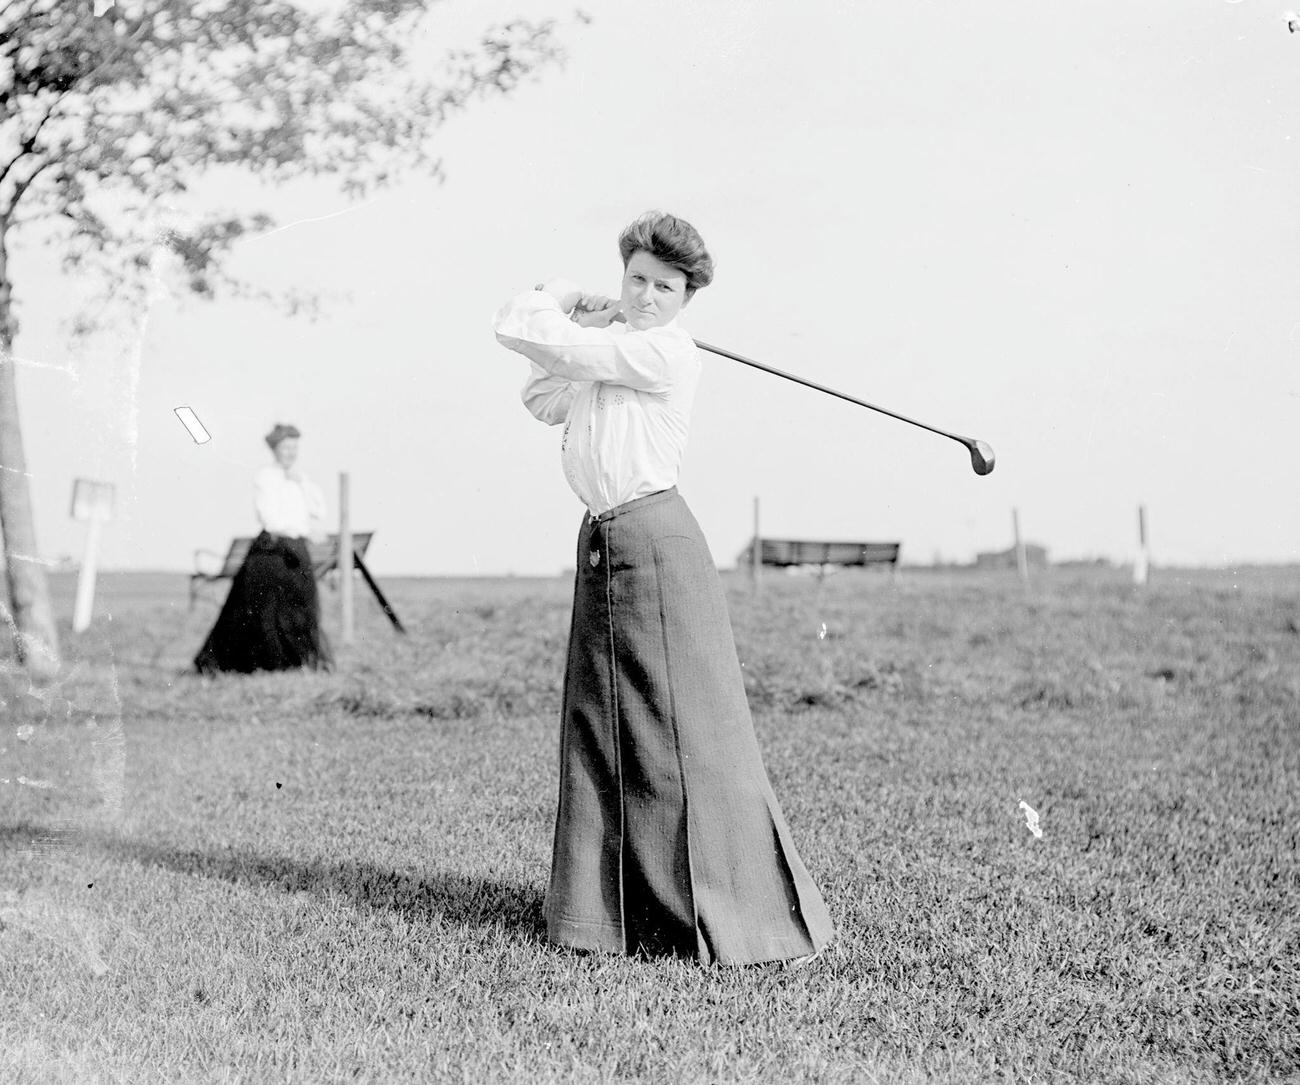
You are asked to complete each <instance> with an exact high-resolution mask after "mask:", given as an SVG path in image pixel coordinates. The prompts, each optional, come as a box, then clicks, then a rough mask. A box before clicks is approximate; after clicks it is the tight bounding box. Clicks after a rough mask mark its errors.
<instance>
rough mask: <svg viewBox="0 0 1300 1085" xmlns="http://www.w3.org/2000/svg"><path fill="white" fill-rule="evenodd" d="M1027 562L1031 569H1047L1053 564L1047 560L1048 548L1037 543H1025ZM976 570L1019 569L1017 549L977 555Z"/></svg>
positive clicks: (1012, 548) (990, 551)
mask: <svg viewBox="0 0 1300 1085" xmlns="http://www.w3.org/2000/svg"><path fill="white" fill-rule="evenodd" d="M1025 562H1026V564H1028V566H1029V567H1030V568H1031V569H1046V568H1047V566H1048V565H1050V564H1051V562H1049V561H1048V560H1047V547H1045V546H1039V545H1038V544H1037V543H1025ZM975 568H977V569H1015V568H1018V563H1017V561H1016V548H1015V547H1014V546H1013V547H1011V548H1010V549H1007V550H986V551H984V552H983V553H981V554H976V555H975Z"/></svg>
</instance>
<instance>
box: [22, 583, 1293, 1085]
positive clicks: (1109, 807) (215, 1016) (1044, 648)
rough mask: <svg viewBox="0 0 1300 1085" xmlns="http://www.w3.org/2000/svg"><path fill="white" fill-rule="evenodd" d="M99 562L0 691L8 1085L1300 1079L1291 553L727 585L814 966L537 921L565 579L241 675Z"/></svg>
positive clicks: (157, 596)
mask: <svg viewBox="0 0 1300 1085" xmlns="http://www.w3.org/2000/svg"><path fill="white" fill-rule="evenodd" d="M58 587H59V592H60V603H59V606H60V612H61V613H62V614H65V615H66V614H68V613H70V606H69V605H68V603H67V600H68V598H69V597H70V584H68V583H66V582H60V584H59V586H58ZM101 587H102V592H101V607H100V611H99V616H98V618H97V621H96V624H95V625H94V626H93V627H92V629H91V631H90V632H89V633H88V634H86V635H85V636H84V637H82V638H80V639H74V638H73V637H72V636H71V634H70V633H69V632H68V631H67V630H66V629H65V632H64V635H65V645H66V649H67V655H68V657H69V661H70V664H69V667H68V668H67V671H66V676H65V678H64V679H63V681H61V682H60V683H59V685H58V686H56V687H55V688H54V689H52V690H48V691H44V692H42V693H40V694H39V695H38V694H37V693H35V692H33V691H30V690H27V689H26V688H25V686H24V684H23V683H22V681H21V680H20V679H19V678H18V677H17V676H16V675H15V674H14V673H13V669H12V662H11V661H10V662H8V663H6V664H5V673H4V674H3V675H0V700H3V701H4V706H3V707H2V708H0V713H3V719H4V724H3V726H2V727H0V779H3V781H4V782H3V783H0V841H2V842H3V850H2V851H0V1081H3V1082H29V1081H30V1082H45V1081H50V1082H55V1081H75V1082H83V1081H84V1082H101V1081H102V1082H110V1081H112V1082H116V1081H121V1082H130V1083H133V1085H136V1083H149V1082H164V1081H168V1082H170V1081H194V1082H224V1081H231V1082H234V1081H241V1082H242V1081H247V1082H263V1081H265V1082H326V1081H349V1082H351V1081H359V1082H418V1081H439V1082H441V1081H452V1082H460V1081H464V1082H496V1081H503V1082H561V1081H577V1082H605V1081H640V1082H678V1081H681V1082H706V1081H716V1082H786V1081H817V1082H872V1081H881V1082H922V1081H971V1082H975V1081H1024V1082H1030V1081H1033V1082H1052V1081H1087V1082H1210V1081H1282V1080H1292V1081H1295V1080H1300V860H1298V859H1297V844H1298V842H1300V570H1296V569H1274V570H1251V571H1242V572H1241V573H1240V574H1239V575H1238V574H1231V573H1227V572H1219V573H1208V572H1205V573H1189V574H1174V573H1172V572H1164V573H1159V572H1158V573H1157V575H1156V576H1155V578H1154V580H1153V582H1152V584H1151V585H1150V586H1149V588H1148V589H1147V590H1145V591H1136V590H1134V589H1133V588H1132V587H1131V586H1130V585H1129V584H1127V583H1126V582H1125V581H1124V579H1123V578H1122V576H1121V575H1120V574H1119V573H1116V572H1108V571H1105V570H1096V571H1088V572H1083V571H1080V572H1069V571H1065V570H1056V571H1052V572H1050V573H1048V574H1045V575H1043V576H1040V577H1039V578H1038V579H1037V580H1036V581H1035V582H1034V583H1033V585H1031V587H1030V588H1029V589H1028V590H1026V589H1025V588H1024V587H1023V586H1022V585H1020V584H1019V583H1018V582H1017V581H1016V580H1015V578H1014V576H1012V575H1010V574H1005V575H998V574H981V575H976V574H974V573H968V574H960V573H945V574H939V573H929V572H924V571H916V572H906V573H904V574H903V575H901V576H900V577H899V578H898V579H897V580H896V581H891V580H890V579H889V577H888V576H885V575H875V574H861V575H853V574H847V573H846V574H842V575H839V576H834V577H829V578H827V579H826V580H825V581H824V582H818V581H817V580H815V579H810V578H789V577H782V576H779V575H772V576H769V577H768V579H767V580H766V581H765V584H764V590H763V592H762V593H761V595H760V596H758V597H757V598H755V597H753V596H752V595H751V594H750V593H749V592H748V590H747V589H746V585H745V582H744V581H743V580H740V579H736V580H734V581H730V582H729V593H730V598H731V603H732V611H733V620H734V624H735V629H736V637H737V642H738V646H739V648H740V654H741V658H742V660H743V661H744V666H745V674H746V680H747V683H748V687H749V692H750V698H751V703H752V705H753V707H754V711H755V724H756V727H757V730H758V733H759V739H760V742H761V744H762V746H763V749H764V753H765V757H766V760H767V765H768V770H769V773H770V775H771V776H772V779H773V784H774V786H775V789H776V792H777V795H778V797H779V798H780V799H781V801H782V804H783V806H784V809H785V812H786V815H787V817H788V819H789V821H790V823H791V828H792V831H793V833H794V836H795V839H796V842H797V843H798V845H799V847H800V851H801V853H802V855H803V857H804V859H805V861H806V863H807V865H808V867H809V869H810V870H811V872H812V873H813V876H814V877H815V878H816V879H817V880H818V882H819V884H820V885H821V886H822V888H823V890H824V892H825V895H826V897H827V901H828V903H829V904H830V907H831V910H832V913H833V916H834V918H835V922H836V925H837V928H838V937H837V941H836V943H835V946H834V948H833V950H832V951H831V952H830V953H829V954H828V955H827V956H825V957H824V958H822V959H820V960H818V961H817V962H815V963H814V964H813V965H811V966H809V967H807V968H804V969H801V970H798V971H788V970H784V969H781V968H779V967H775V968H773V967H767V968H752V969H732V968H700V967H698V966H696V965H693V964H690V963H686V962H674V961H668V962H662V961H660V962H647V961H638V960H628V959H622V958H607V957H593V956H583V955H576V954H572V953H568V952H564V951H559V950H556V949H554V948H552V947H549V946H548V945H547V944H546V943H545V942H544V941H543V940H542V938H541V923H540V913H541V898H542V891H543V888H544V885H545V878H546V874H547V869H548V864H549V845H550V831H551V819H552V816H553V809H554V807H553V803H554V790H555V764H556V752H557V751H556V741H557V740H556V735H557V725H556V715H557V710H558V703H559V690H560V682H561V677H562V675H561V663H562V658H563V657H562V652H563V645H564V640H565V636H566V632H567V621H568V603H569V599H568V591H569V585H568V584H567V583H566V582H565V581H563V580H561V579H559V578H557V579H555V580H551V581H546V580H522V579H521V580H497V581H486V580H484V581H475V580H464V581H450V580H449V581H433V580H431V581H414V580H412V581H395V582H391V583H388V584H386V585H385V587H386V589H388V590H389V594H390V598H391V599H392V601H393V603H394V605H395V606H396V608H397V610H398V612H399V613H400V614H401V616H402V618H403V620H404V621H405V622H406V624H407V625H408V627H409V628H410V630H411V635H410V636H409V637H407V638H405V639H403V638H399V637H397V636H396V635H394V634H393V633H392V631H391V630H390V629H389V628H388V627H387V625H386V623H385V622H384V619H383V617H382V615H380V614H379V612H378V609H377V608H376V607H375V606H374V605H373V603H372V602H371V601H370V600H369V599H368V598H365V597H362V596H359V597H358V603H359V606H358V609H359V611H360V623H359V624H360V628H359V642H358V644H357V645H356V646H355V647H354V648H352V649H350V650H347V651H345V652H342V653H341V661H340V666H339V668H338V669H337V671H335V672H334V673H332V674H328V675H314V674H308V675H296V674H295V675H274V676H271V675H264V676H258V677H253V678H243V679H241V678H223V679H219V680H216V681H206V680H200V679H198V678H194V677H188V676H184V675H182V673H181V672H182V671H183V669H184V667H185V666H186V664H187V662H188V660H189V658H190V657H191V656H192V655H193V653H194V652H195V650H196V649H197V647H198V645H199V643H200V642H201V640H202V638H203V636H204V634H205V632H206V629H207V626H208V625H209V624H210V623H211V621H212V618H213V616H214V614H215V605H214V604H213V603H211V602H205V603H202V604H201V605H200V607H199V608H198V609H197V610H196V611H195V612H194V613H192V614H191V613H187V611H186V609H185V594H184V583H183V580H182V578H180V577H146V576H138V575H125V574H123V575H119V576H112V575H110V576H107V577H104V578H103V579H102V581H101ZM326 605H327V606H331V607H332V606H333V605H334V600H333V598H332V597H331V596H330V595H329V593H328V592H327V593H326ZM108 613H111V620H109V618H108ZM1021 800H1024V801H1026V802H1027V803H1028V804H1029V805H1030V806H1031V807H1033V808H1034V809H1035V810H1037V811H1038V813H1039V815H1040V817H1041V826H1042V837H1041V838H1036V837H1035V836H1033V835H1032V834H1031V833H1030V832H1029V830H1028V827H1027V825H1026V819H1025V816H1024V814H1023V812H1022V811H1021V810H1020V809H1019V808H1018V803H1019V802H1020V801H1021Z"/></svg>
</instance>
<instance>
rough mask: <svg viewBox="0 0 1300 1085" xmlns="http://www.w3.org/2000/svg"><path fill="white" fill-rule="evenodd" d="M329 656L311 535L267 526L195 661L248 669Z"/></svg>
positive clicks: (311, 662)
mask: <svg viewBox="0 0 1300 1085" xmlns="http://www.w3.org/2000/svg"><path fill="white" fill-rule="evenodd" d="M330 662H331V660H330V653H329V645H328V644H327V643H326V640H325V634H324V633H323V632H322V631H321V627H320V596H319V595H318V593H317V590H316V575H315V572H314V570H313V569H312V565H311V555H310V553H309V552H308V550H307V543H306V540H304V539H289V538H285V537H284V536H282V535H270V534H268V533H267V532H265V531H263V532H262V533H261V534H260V535H258V537H257V538H256V539H254V540H253V545H252V547H250V549H249V551H248V557H246V558H245V559H244V564H243V565H242V566H240V569H239V572H237V573H236V574H235V578H234V580H233V581H232V583H231V585H230V594H229V595H227V596H226V601H225V604H224V605H223V606H222V608H221V613H220V614H219V615H218V616H217V621H216V624H215V625H214V626H213V627H212V632H211V633H209V634H208V639H207V641H206V642H205V643H204V645H203V647H202V648H201V649H200V650H199V654H198V655H197V656H195V658H194V666H195V667H196V668H197V669H198V670H199V671H200V672H202V673H203V674H215V673H216V672H218V671H236V672H239V673H243V674H248V673H251V672H252V671H282V670H291V669H293V668H296V667H314V668H318V667H328V666H329V665H330Z"/></svg>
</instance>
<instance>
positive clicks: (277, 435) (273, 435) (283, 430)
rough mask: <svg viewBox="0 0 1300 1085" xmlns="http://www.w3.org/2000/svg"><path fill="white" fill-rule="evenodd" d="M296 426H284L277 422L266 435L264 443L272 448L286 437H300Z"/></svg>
mask: <svg viewBox="0 0 1300 1085" xmlns="http://www.w3.org/2000/svg"><path fill="white" fill-rule="evenodd" d="M301 436H302V434H301V433H299V432H298V427H297V426H285V425H282V424H281V423H279V422H277V423H276V424H275V428H274V429H273V430H271V432H270V433H268V434H267V435H266V443H267V444H268V445H270V446H271V447H272V448H274V447H275V446H276V445H278V444H279V443H280V442H281V441H283V440H284V439H285V438H286V437H301Z"/></svg>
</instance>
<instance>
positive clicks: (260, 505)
mask: <svg viewBox="0 0 1300 1085" xmlns="http://www.w3.org/2000/svg"><path fill="white" fill-rule="evenodd" d="M275 497H276V495H275V479H274V478H273V477H272V476H271V475H270V474H269V473H268V472H266V471H259V472H258V473H257V477H256V478H255V479H254V480H253V511H254V512H256V513H257V522H258V524H259V525H261V528H262V530H263V531H271V530H273V528H272V526H271V525H272V524H274V523H275V521H276V513H277V511H278V506H277V504H276V500H275Z"/></svg>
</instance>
